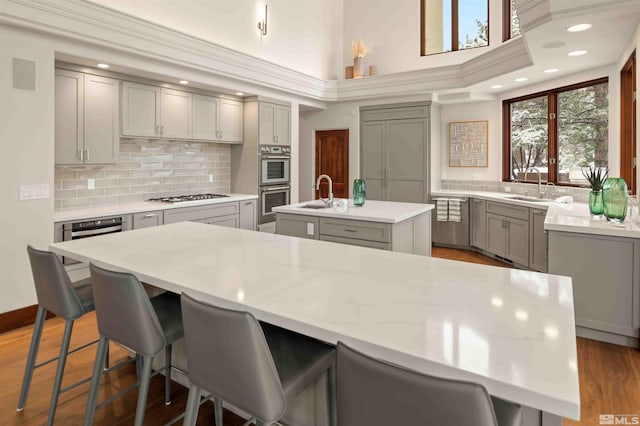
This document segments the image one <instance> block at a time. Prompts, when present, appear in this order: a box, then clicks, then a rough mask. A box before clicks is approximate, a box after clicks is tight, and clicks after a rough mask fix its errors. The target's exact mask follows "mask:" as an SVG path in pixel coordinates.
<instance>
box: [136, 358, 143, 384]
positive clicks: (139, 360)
mask: <svg viewBox="0 0 640 426" xmlns="http://www.w3.org/2000/svg"><path fill="white" fill-rule="evenodd" d="M140 376H142V355H140V354H136V378H137V379H138V384H140Z"/></svg>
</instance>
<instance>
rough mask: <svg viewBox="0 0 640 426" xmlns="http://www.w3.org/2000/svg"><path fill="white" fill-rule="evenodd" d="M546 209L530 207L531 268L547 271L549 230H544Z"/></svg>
mask: <svg viewBox="0 0 640 426" xmlns="http://www.w3.org/2000/svg"><path fill="white" fill-rule="evenodd" d="M546 214H547V212H546V211H545V210H538V209H530V215H529V269H533V270H534V271H538V272H547V231H545V230H544V218H545V216H546Z"/></svg>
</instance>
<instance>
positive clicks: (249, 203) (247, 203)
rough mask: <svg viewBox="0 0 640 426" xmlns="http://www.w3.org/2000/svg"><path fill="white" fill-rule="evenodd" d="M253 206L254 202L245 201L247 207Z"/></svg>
mask: <svg viewBox="0 0 640 426" xmlns="http://www.w3.org/2000/svg"><path fill="white" fill-rule="evenodd" d="M251 204H253V202H252V201H245V203H244V205H245V206H250V205H251Z"/></svg>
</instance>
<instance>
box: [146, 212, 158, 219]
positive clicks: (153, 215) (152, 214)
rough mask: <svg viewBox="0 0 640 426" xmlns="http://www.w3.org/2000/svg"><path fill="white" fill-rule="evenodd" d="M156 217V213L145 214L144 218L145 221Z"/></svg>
mask: <svg viewBox="0 0 640 426" xmlns="http://www.w3.org/2000/svg"><path fill="white" fill-rule="evenodd" d="M156 216H157V214H155V213H149V214H145V215H144V216H143V217H144V218H145V219H148V218H150V217H156Z"/></svg>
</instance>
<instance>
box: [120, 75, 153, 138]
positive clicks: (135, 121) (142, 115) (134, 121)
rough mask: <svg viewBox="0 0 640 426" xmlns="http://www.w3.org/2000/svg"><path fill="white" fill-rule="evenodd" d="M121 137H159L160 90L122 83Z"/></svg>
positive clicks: (144, 85) (126, 82) (142, 85)
mask: <svg viewBox="0 0 640 426" xmlns="http://www.w3.org/2000/svg"><path fill="white" fill-rule="evenodd" d="M121 112H122V135H124V136H141V137H145V136H148V137H159V136H160V88H159V87H155V86H149V85H146V84H138V83H132V82H129V81H123V82H122V111H121Z"/></svg>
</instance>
